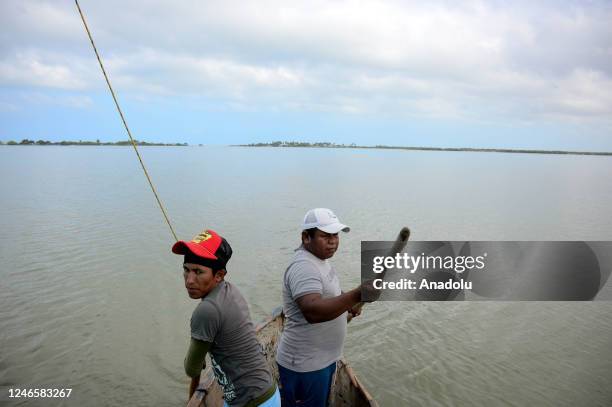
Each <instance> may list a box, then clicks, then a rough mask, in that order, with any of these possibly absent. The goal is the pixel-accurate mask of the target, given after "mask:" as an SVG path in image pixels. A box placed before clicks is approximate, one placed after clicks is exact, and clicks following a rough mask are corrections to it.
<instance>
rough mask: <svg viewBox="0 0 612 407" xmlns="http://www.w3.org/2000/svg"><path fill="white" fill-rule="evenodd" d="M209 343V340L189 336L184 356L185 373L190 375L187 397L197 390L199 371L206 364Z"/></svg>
mask: <svg viewBox="0 0 612 407" xmlns="http://www.w3.org/2000/svg"><path fill="white" fill-rule="evenodd" d="M210 345H211V343H210V342H204V341H200V340H198V339H194V338H191V343H190V344H189V350H188V351H187V356H185V373H186V374H187V376H189V377H191V383H190V384H189V398H191V396H193V393H194V392H195V391H196V390H197V388H198V384H199V383H200V373H201V372H202V369H204V366H206V354H207V353H208V351H209V349H210Z"/></svg>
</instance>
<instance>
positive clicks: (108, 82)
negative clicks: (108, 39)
mask: <svg viewBox="0 0 612 407" xmlns="http://www.w3.org/2000/svg"><path fill="white" fill-rule="evenodd" d="M74 2H75V3H76V6H77V9H78V10H79V14H80V15H81V20H82V21H83V25H84V26H85V31H87V36H88V37H89V41H90V42H91V46H92V47H93V50H94V52H95V53H96V58H98V63H99V64H100V69H102V73H103V74H104V79H105V80H106V84H107V85H108V89H109V90H110V93H111V95H112V96H113V100H114V101H115V106H116V107H117V111H118V112H119V116H121V121H122V122H123V127H125V131H126V132H127V135H128V136H129V137H130V141H131V142H132V147H134V152H135V153H136V156H137V157H138V161H140V166H141V167H142V170H143V171H144V174H145V176H146V177H147V181H149V185H150V186H151V191H153V195H155V199H156V200H157V204H158V205H159V209H161V211H162V214H163V215H164V219H166V223H167V224H168V227H169V228H170V232H171V233H172V236H174V240H176V241H178V237H176V233H175V232H174V228H172V224H171V223H170V219H169V218H168V214H167V213H166V210H165V209H164V205H163V204H162V202H161V200H160V199H159V196H158V195H157V191H156V190H155V186H153V182H152V181H151V177H149V173H148V172H147V169H146V167H145V165H144V162H143V161H142V157H140V153H139V152H138V148H137V147H136V142H135V141H134V138H133V137H132V133H131V132H130V129H129V128H128V125H127V122H126V121H125V117H124V116H123V112H122V111H121V107H119V102H118V101H117V97H116V96H115V91H114V90H113V87H112V86H111V83H110V80H109V79H108V75H107V74H106V70H105V69H104V65H103V64H102V59H101V58H100V54H99V53H98V49H97V48H96V44H95V43H94V40H93V38H92V36H91V32H90V31H89V27H88V26H87V22H85V16H84V15H83V12H82V11H81V6H79V1H78V0H74Z"/></svg>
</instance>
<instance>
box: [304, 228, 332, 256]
mask: <svg viewBox="0 0 612 407" xmlns="http://www.w3.org/2000/svg"><path fill="white" fill-rule="evenodd" d="M302 243H303V244H304V247H305V248H306V250H308V251H309V252H310V253H312V254H314V255H315V256H317V257H318V258H320V259H321V260H325V259H329V258H330V257H332V256H333V255H334V253H336V250H338V245H339V244H340V238H339V237H338V234H337V233H333V234H332V233H326V232H323V231H322V230H319V229H316V230H315V232H314V235H313V236H312V237H311V236H310V235H309V234H308V233H307V232H304V234H303V235H302Z"/></svg>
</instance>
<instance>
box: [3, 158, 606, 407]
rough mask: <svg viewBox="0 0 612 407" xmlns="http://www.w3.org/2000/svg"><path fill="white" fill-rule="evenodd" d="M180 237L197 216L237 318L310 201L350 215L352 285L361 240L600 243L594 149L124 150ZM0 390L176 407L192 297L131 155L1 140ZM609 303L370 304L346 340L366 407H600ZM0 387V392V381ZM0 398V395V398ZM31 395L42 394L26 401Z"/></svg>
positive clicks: (345, 274) (194, 227) (275, 300)
mask: <svg viewBox="0 0 612 407" xmlns="http://www.w3.org/2000/svg"><path fill="white" fill-rule="evenodd" d="M142 155H143V157H144V160H145V162H146V164H147V166H148V168H149V171H150V173H151V176H152V178H153V180H154V182H155V184H156V186H157V188H158V190H159V193H160V195H161V198H162V199H163V201H164V202H165V204H166V207H167V210H168V213H169V215H170V217H171V219H172V222H173V224H174V226H175V229H176V231H177V233H178V234H179V236H180V237H181V238H191V237H192V236H193V235H195V234H197V233H198V232H199V231H200V230H201V229H203V228H204V227H210V228H213V229H215V230H217V231H219V232H220V233H222V234H223V235H224V236H226V237H227V239H228V240H229V241H230V243H231V244H232V247H233V248H234V253H235V254H234V257H233V258H232V260H231V262H230V264H229V275H228V279H229V280H230V281H232V282H234V283H235V284H237V285H238V286H239V287H240V289H241V291H242V292H243V294H244V295H245V296H246V298H247V300H248V301H249V304H250V306H251V314H252V316H253V318H254V319H255V320H259V319H261V318H263V317H264V316H265V315H266V314H267V313H268V312H269V311H270V310H272V309H273V308H274V307H275V306H277V305H278V304H279V303H280V281H281V276H282V273H283V271H284V268H285V266H286V264H287V262H288V260H289V258H290V256H291V253H292V250H293V249H294V248H295V247H296V246H297V245H298V243H299V224H300V221H301V218H302V216H303V214H304V213H305V211H306V210H307V209H309V208H311V207H316V206H326V207H330V208H333V209H334V210H335V211H336V213H337V214H338V215H339V216H340V218H341V219H342V221H343V222H345V223H347V224H349V225H350V226H351V227H352V230H351V233H349V234H348V235H345V236H342V238H341V247H340V250H339V251H338V253H337V254H336V256H335V258H334V264H335V266H336V268H337V270H338V272H339V275H340V278H341V283H342V286H343V288H345V289H349V288H351V287H353V286H355V285H357V284H358V281H359V264H360V259H359V248H360V241H361V240H392V239H393V238H394V237H395V236H396V234H397V232H398V231H399V229H400V227H401V226H402V225H408V226H410V228H411V230H412V232H413V233H412V238H413V239H415V240H612V217H611V216H610V210H609V208H610V207H611V206H612V184H611V183H610V182H609V176H610V174H612V160H611V159H610V158H608V157H587V156H545V155H532V154H529V155H522V154H493V153H490V154H489V153H487V154H485V153H454V152H453V153H444V152H416V151H413V152H409V151H383V150H335V149H334V150H332V149H280V148H276V149H274V148H239V147H200V148H198V147H190V148H179V147H175V148H160V147H148V148H142ZM0 169H1V170H2V172H1V173H2V177H1V179H0V194H1V195H0V196H1V200H0V202H1V208H2V214H1V215H0V230H2V233H1V234H0V262H1V263H0V264H1V265H2V267H1V270H0V278H1V280H0V281H1V284H0V349H2V351H1V357H0V386H5V387H6V386H12V387H72V388H73V392H72V395H71V398H70V399H69V400H68V401H63V402H62V401H61V400H54V401H49V400H42V401H30V402H26V401H23V400H22V401H21V402H15V401H13V402H11V403H8V404H9V405H70V406H71V405H131V406H140V405H142V406H145V405H146V406H151V405H155V406H170V405H182V404H184V401H185V400H186V388H187V387H186V386H187V379H186V378H185V376H184V373H183V367H182V363H183V357H184V354H185V351H186V349H187V344H188V337H189V331H188V322H189V317H190V314H191V311H192V309H193V308H194V306H195V302H193V301H192V300H189V299H188V298H187V295H186V294H185V292H184V289H183V286H182V274H181V268H180V258H179V257H178V256H175V255H173V254H171V253H170V246H171V243H172V236H171V234H170V232H169V230H168V228H167V225H166V224H165V223H164V221H163V218H162V217H161V214H160V212H159V209H158V208H157V206H156V203H155V200H154V198H153V195H152V193H151V191H150V190H149V187H148V185H147V184H146V181H145V179H144V177H143V174H142V170H141V169H140V168H139V166H138V162H137V160H136V157H135V155H134V153H133V151H132V150H131V149H130V148H122V147H78V146H74V147H53V146H47V147H37V146H28V147H12V146H2V147H0ZM611 311H612V303H603V302H598V303H575V304H574V303H489V302H487V303H456V304H454V303H441V304H435V303H378V304H372V305H368V306H367V307H366V308H365V310H364V313H363V315H362V316H361V317H360V318H358V319H357V320H355V321H354V322H352V323H351V325H350V326H349V335H348V338H347V343H346V349H345V354H346V356H347V358H348V359H349V361H350V362H351V364H352V365H353V367H354V368H355V370H356V372H357V374H358V376H359V377H360V379H361V380H362V381H363V382H364V383H365V385H366V386H367V387H368V389H369V390H370V391H371V392H372V394H373V395H374V396H375V398H376V399H377V400H378V401H379V402H380V403H381V405H382V406H402V405H408V404H409V405H423V406H429V405H440V406H446V405H459V406H471V405H482V406H488V405H498V404H502V405H516V406H521V405H539V406H541V405H543V406H560V405H567V406H570V405H571V406H573V405H610V404H612V390H611V389H610V386H609V379H610V377H612V316H611V315H612V313H611ZM5 387H4V388H5ZM2 397H3V398H0V400H3V401H0V403H1V404H6V403H7V401H6V398H4V397H5V395H2ZM43 401H44V402H43Z"/></svg>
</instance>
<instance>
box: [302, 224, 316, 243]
mask: <svg viewBox="0 0 612 407" xmlns="http://www.w3.org/2000/svg"><path fill="white" fill-rule="evenodd" d="M316 231H317V228H310V229H304V230H302V244H304V234H307V235H308V237H310V238H311V239H314V236H315V232H316Z"/></svg>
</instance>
